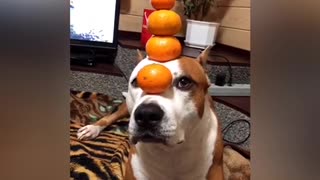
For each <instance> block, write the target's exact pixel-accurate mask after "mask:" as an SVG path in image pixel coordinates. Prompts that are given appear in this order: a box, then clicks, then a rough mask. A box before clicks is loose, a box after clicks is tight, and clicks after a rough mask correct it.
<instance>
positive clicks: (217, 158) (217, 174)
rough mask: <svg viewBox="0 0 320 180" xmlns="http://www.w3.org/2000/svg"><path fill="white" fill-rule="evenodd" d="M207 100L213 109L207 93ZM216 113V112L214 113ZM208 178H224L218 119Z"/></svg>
mask: <svg viewBox="0 0 320 180" xmlns="http://www.w3.org/2000/svg"><path fill="white" fill-rule="evenodd" d="M207 98H208V100H209V101H210V106H211V109H212V110H213V112H214V113H215V111H214V109H215V108H214V104H213V100H212V98H211V97H210V96H209V95H208V96H207ZM215 115H216V114H215ZM207 179H208V180H224V171H223V139H222V133H221V125H220V123H219V121H218V135H217V140H216V143H215V147H214V152H213V161H212V165H211V167H210V168H209V171H208V175H207Z"/></svg>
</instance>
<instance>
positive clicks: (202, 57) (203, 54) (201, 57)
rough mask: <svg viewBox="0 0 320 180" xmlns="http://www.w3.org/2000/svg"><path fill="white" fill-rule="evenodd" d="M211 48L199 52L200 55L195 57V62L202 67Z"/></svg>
mask: <svg viewBox="0 0 320 180" xmlns="http://www.w3.org/2000/svg"><path fill="white" fill-rule="evenodd" d="M211 48H212V46H208V47H207V48H206V49H205V50H203V51H202V52H201V54H200V55H199V56H198V57H197V61H198V62H199V63H200V64H201V65H202V66H205V65H206V63H207V60H208V57H209V52H210V50H211Z"/></svg>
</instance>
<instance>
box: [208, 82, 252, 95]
mask: <svg viewBox="0 0 320 180" xmlns="http://www.w3.org/2000/svg"><path fill="white" fill-rule="evenodd" d="M209 94H210V95H211V96H250V84H233V85H232V86H229V85H227V84H226V85H224V86H217V85H215V84H211V86H210V87H209Z"/></svg>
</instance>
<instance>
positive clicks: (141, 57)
mask: <svg viewBox="0 0 320 180" xmlns="http://www.w3.org/2000/svg"><path fill="white" fill-rule="evenodd" d="M142 59H144V58H143V55H142V53H141V51H140V50H139V49H137V62H138V63H139V62H140V61H141V60H142Z"/></svg>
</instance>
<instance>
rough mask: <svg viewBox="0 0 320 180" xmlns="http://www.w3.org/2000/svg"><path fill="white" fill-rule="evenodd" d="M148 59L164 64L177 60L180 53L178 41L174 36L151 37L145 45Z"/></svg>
mask: <svg viewBox="0 0 320 180" xmlns="http://www.w3.org/2000/svg"><path fill="white" fill-rule="evenodd" d="M146 52H147V55H148V57H149V59H152V60H155V61H158V62H166V61H170V60H173V59H176V58H178V57H179V56H180V55H181V52H182V46H181V44H180V41H179V40H178V39H177V38H176V37H174V36H152V37H151V38H150V39H149V40H148V41H147V44H146Z"/></svg>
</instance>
